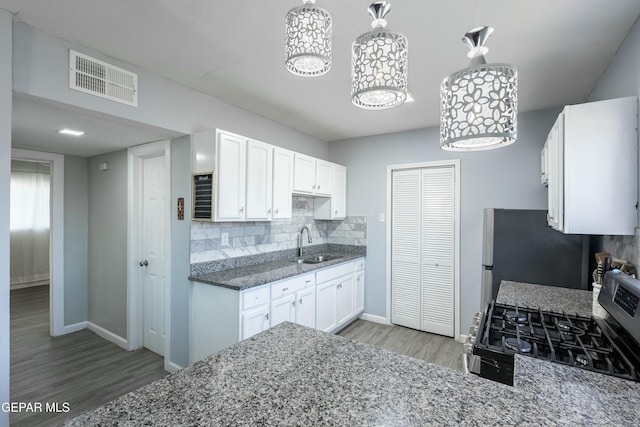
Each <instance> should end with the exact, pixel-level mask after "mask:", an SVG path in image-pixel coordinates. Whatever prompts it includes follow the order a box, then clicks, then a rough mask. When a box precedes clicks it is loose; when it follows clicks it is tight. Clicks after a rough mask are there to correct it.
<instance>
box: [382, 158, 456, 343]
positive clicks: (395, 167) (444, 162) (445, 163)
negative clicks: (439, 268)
mask: <svg viewBox="0 0 640 427" xmlns="http://www.w3.org/2000/svg"><path fill="white" fill-rule="evenodd" d="M439 166H453V167H454V170H455V195H454V197H455V205H456V208H455V213H454V216H455V229H454V233H455V251H454V263H455V269H454V273H453V276H454V277H453V281H454V291H453V292H454V325H453V332H454V338H455V340H456V341H460V327H461V325H460V303H461V302H460V159H452V160H442V161H435V162H420V163H405V164H398V165H387V210H386V218H387V221H386V233H385V238H386V242H387V243H386V248H385V250H386V266H385V268H386V273H387V274H386V275H387V277H386V282H387V307H386V320H387V322H389V323H391V222H392V221H391V219H392V217H391V175H392V173H393V171H396V170H403V169H422V168H432V167H439Z"/></svg>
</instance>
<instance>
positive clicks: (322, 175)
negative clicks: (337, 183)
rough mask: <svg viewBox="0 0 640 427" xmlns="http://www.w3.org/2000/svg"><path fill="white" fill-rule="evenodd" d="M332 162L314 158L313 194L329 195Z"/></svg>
mask: <svg viewBox="0 0 640 427" xmlns="http://www.w3.org/2000/svg"><path fill="white" fill-rule="evenodd" d="M332 171H333V168H332V164H331V163H329V162H325V161H322V160H316V178H315V188H314V191H315V194H317V195H323V196H331V189H332V183H331V181H332Z"/></svg>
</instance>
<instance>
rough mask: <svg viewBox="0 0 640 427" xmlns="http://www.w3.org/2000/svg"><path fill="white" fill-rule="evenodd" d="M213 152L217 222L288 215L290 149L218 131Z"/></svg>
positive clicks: (291, 169) (256, 219)
mask: <svg viewBox="0 0 640 427" xmlns="http://www.w3.org/2000/svg"><path fill="white" fill-rule="evenodd" d="M216 154H217V155H216V162H215V164H216V182H215V199H216V203H215V209H214V210H215V220H216V221H271V220H272V219H290V218H291V194H292V190H293V188H292V187H293V152H292V151H289V150H284V149H280V148H277V147H274V146H273V145H270V144H266V143H264V142H260V141H256V140H252V139H248V138H245V137H243V136H240V135H235V134H232V133H229V132H224V131H218V132H217V138H216Z"/></svg>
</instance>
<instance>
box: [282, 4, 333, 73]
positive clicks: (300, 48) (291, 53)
mask: <svg viewBox="0 0 640 427" xmlns="http://www.w3.org/2000/svg"><path fill="white" fill-rule="evenodd" d="M303 3H304V5H303V6H299V7H295V8H293V9H291V10H290V11H289V13H287V18H286V23H287V28H286V41H285V51H286V61H285V65H286V67H287V70H289V71H290V72H292V73H293V74H296V75H298V76H321V75H322V74H326V73H327V72H328V71H329V70H330V69H331V33H332V29H333V24H332V21H331V15H329V12H327V11H326V10H324V9H322V8H319V7H316V6H315V4H316V0H304V1H303Z"/></svg>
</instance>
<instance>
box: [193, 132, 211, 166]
mask: <svg viewBox="0 0 640 427" xmlns="http://www.w3.org/2000/svg"><path fill="white" fill-rule="evenodd" d="M215 149H216V132H215V131H214V130H206V131H202V132H196V133H194V134H193V135H191V172H192V173H198V174H199V173H209V172H211V171H213V169H214V159H215V157H216V156H215V154H216V153H215Z"/></svg>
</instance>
